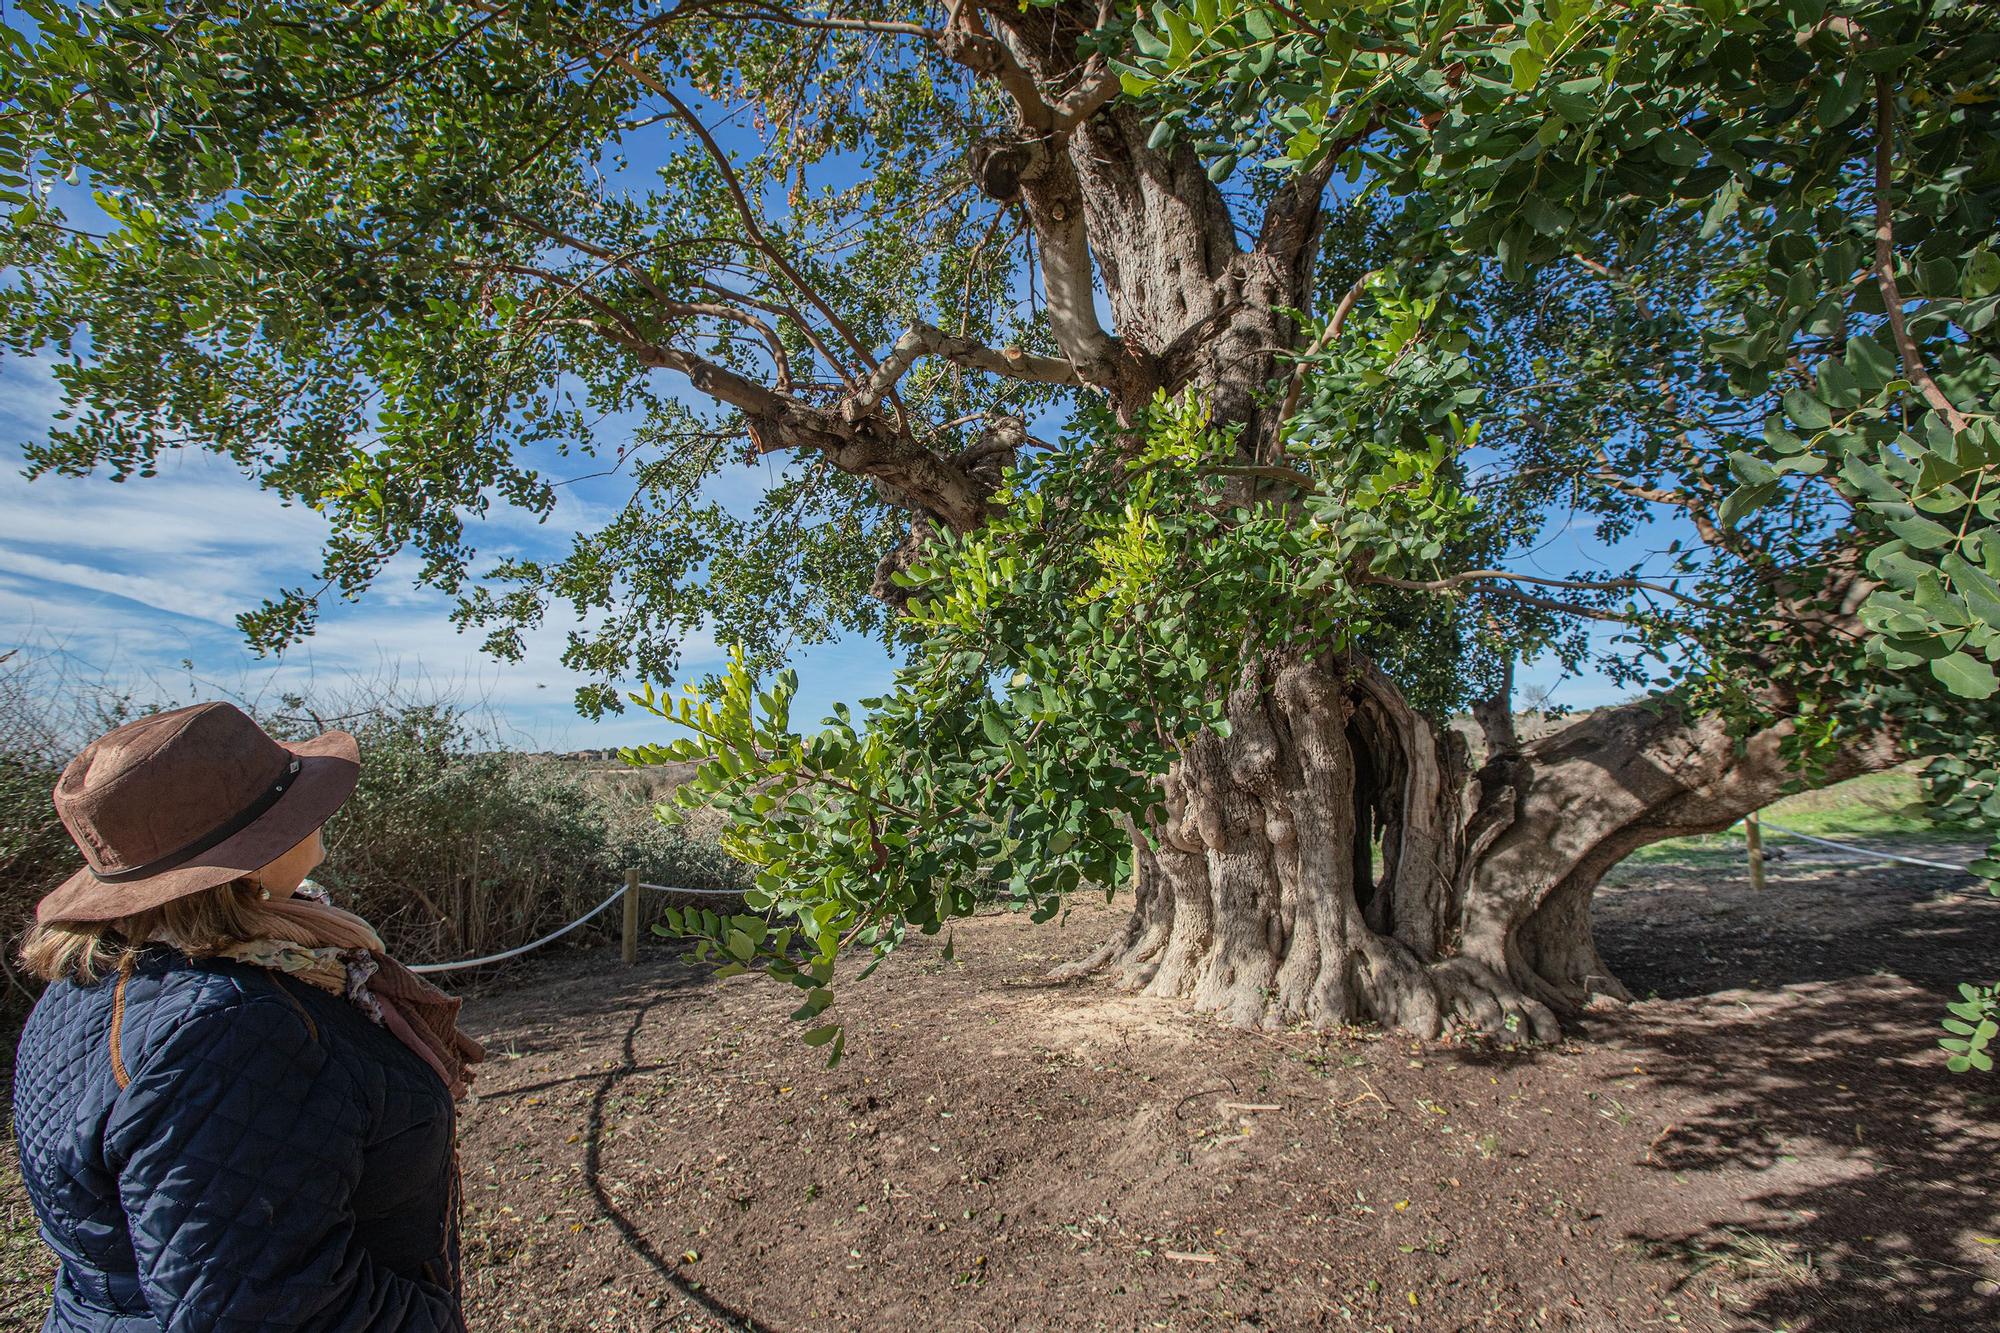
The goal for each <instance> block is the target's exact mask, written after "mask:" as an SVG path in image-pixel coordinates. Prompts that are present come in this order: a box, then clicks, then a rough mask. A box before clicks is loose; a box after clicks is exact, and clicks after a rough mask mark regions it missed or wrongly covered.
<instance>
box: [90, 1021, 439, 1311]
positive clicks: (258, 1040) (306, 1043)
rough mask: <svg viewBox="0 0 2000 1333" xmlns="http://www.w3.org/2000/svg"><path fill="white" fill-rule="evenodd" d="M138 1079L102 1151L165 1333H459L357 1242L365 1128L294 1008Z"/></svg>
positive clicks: (422, 1286)
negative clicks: (114, 1174)
mask: <svg viewBox="0 0 2000 1333" xmlns="http://www.w3.org/2000/svg"><path fill="white" fill-rule="evenodd" d="M135 1064H136V1066H137V1067H136V1068H135V1069H134V1071H133V1075H132V1081H131V1083H130V1084H129V1085H128V1086H127V1087H126V1088H125V1089H124V1091H123V1092H122V1093H121V1094H120V1095H119V1098H118V1105H117V1107H116V1108H115V1109H114V1111H113V1114H112V1118H111V1121H110V1123H109V1124H108V1125H107V1126H106V1130H105V1144H106V1148H107V1158H108V1160H109V1161H110V1162H112V1163H113V1165H114V1166H115V1167H116V1169H117V1171H118V1193H119V1197H120V1200H121V1202H122V1203H123V1206H124V1209H125V1215H126V1218H127V1220H128V1222H129V1224H130V1228H131V1235H132V1249H133V1253H134V1255H135V1257H136V1258H137V1260H138V1266H139V1281H140V1284H141V1286H142V1287H143V1288H144V1290H145V1293H146V1300H147V1303H148V1304H150V1305H151V1306H152V1309H153V1313H154V1316H155V1317H156V1318H157V1319H158V1320H159V1321H160V1325H161V1327H162V1328H164V1329H167V1330H170V1331H171V1333H251V1331H252V1330H261V1329H269V1330H288V1329H289V1330H302V1331H303V1330H328V1331H329V1333H331V1330H336V1329H337V1330H341V1331H342V1333H360V1331H361V1330H371V1329H372V1330H391V1329H395V1330H409V1331H410V1333H427V1330H433V1329H435V1330H454V1331H455V1330H459V1329H461V1328H462V1327H463V1325H462V1323H461V1320H460V1316H459V1313H458V1311H457V1308H456V1304H455V1302H454V1301H453V1299H452V1297H451V1296H450V1295H449V1294H448V1293H447V1292H445V1291H444V1290H443V1289H442V1288H440V1287H436V1286H433V1285H431V1284H430V1283H427V1282H420V1281H416V1280H413V1279H410V1278H405V1277H402V1276H400V1275H399V1274H396V1273H393V1272H390V1271H388V1270H386V1269H383V1268H380V1267H378V1266H377V1265H376V1264H375V1262H374V1261H373V1259H372V1258H371V1257H370V1256H369V1255H368V1253H367V1252H366V1251H365V1250H364V1249H363V1248H362V1247H361V1246H360V1245H358V1244H356V1243H355V1240H354V1227H355V1220H354V1214H353V1211H352V1205H351V1201H352V1198H353V1194H354V1189H355V1185H356V1182H357V1181H358V1180H359V1179H360V1175H361V1155H362V1147H363V1143H364V1135H365V1134H366V1131H367V1118H366V1113H365V1110H364V1108H363V1105H362V1103H361V1100H360V1096H359V1092H358V1090H357V1089H356V1088H355V1087H354V1083H353V1079H352V1077H351V1076H350V1075H349V1074H348V1073H346V1072H345V1071H344V1070H342V1069H341V1068H340V1067H339V1065H338V1063H337V1062H335V1061H332V1060H329V1059H328V1058H327V1055H326V1053H325V1051H324V1050H322V1048H321V1047H320V1045H319V1042H318V1041H317V1040H316V1038H315V1034H314V1033H313V1032H312V1031H311V1030H310V1029H309V1027H308V1020H307V1018H306V1017H305V1016H304V1014H303V1013H302V1012H301V1011H300V1010H298V1009H296V1008H295V1007H293V1004H292V1002H291V1001H290V1000H289V999H287V998H286V997H284V996H281V995H276V994H273V995H271V996H269V997H263V996H249V997H245V998H244V999H242V1000H241V1002H238V1003H233V1004H231V1005H229V1006H228V1007H226V1008H223V1009H220V1010H213V1011H210V1012H208V1013H204V1014H201V1015H199V1016H197V1017H194V1018H192V1019H191V1020H190V1021H188V1022H185V1023H183V1024H181V1025H179V1026H178V1027H176V1028H175V1029H173V1030H172V1031H171V1032H170V1033H167V1034H165V1037H164V1040H162V1041H160V1043H159V1044H158V1045H157V1046H156V1047H154V1048H153V1049H152V1050H150V1051H148V1052H146V1053H145V1054H144V1055H143V1056H142V1057H141V1058H140V1059H139V1060H137V1061H135Z"/></svg>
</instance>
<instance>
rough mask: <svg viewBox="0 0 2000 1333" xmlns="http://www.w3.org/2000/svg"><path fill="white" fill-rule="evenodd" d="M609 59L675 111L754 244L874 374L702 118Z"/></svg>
mask: <svg viewBox="0 0 2000 1333" xmlns="http://www.w3.org/2000/svg"><path fill="white" fill-rule="evenodd" d="M609 58H610V60H611V63H612V64H614V65H616V66H617V67H618V68H620V69H622V70H624V71H625V72H626V73H627V74H629V75H631V76H632V78H633V79H634V80H636V81H637V82H638V83H639V84H640V86H642V87H644V88H646V89H647V90H648V91H649V92H651V93H653V95H654V96H656V97H658V98H660V99H661V100H662V101H664V102H665V103H666V104H667V105H668V106H670V107H672V108H673V110H674V113H675V114H676V115H677V116H679V117H680V119H681V121H682V123H683V124H685V125H686V126H687V127H688V130H689V131H690V132H691V133H692V134H693V135H694V136H695V138H696V139H697V140H699V141H700V143H701V145H702V147H703V148H704V149H705V150H707V152H708V156H709V159H710V160H711V161H712V162H714V164H715V168H716V172H717V174H719V175H720V176H721V177H722V182H723V186H724V188H726V189H727V190H728V191H729V196H730V198H731V199H732V200H733V201H734V202H735V204H736V211H737V214H738V216H739V217H741V219H742V221H743V229H744V231H745V233H746V234H748V236H749V237H750V240H751V243H752V244H753V245H755V246H756V247H757V249H758V250H759V251H761V252H762V253H763V254H764V256H765V257H766V258H768V259H769V260H770V261H771V263H772V265H773V267H775V268H776V269H777V271H778V272H779V273H781V274H783V275H784V277H785V278H786V280H787V281H789V282H790V283H791V284H792V286H794V287H795V288H797V289H798V292H799V294H800V295H801V296H803V297H804V298H805V300H806V302H807V303H808V304H809V305H811V306H812V307H813V309H815V310H817V311H818V312H819V313H820V314H821V315H822V316H823V317H824V318H825V319H826V322H827V323H828V324H830V325H832V326H833V329H834V331H835V332H836V333H838V334H839V335H840V337H841V340H842V341H844V342H845V343H846V344H847V345H848V347H849V348H850V349H852V350H853V352H854V354H855V355H856V356H858V357H859V358H861V363H862V364H863V365H865V366H866V367H868V368H869V369H870V370H873V369H874V368H875V358H874V356H873V355H871V354H870V352H869V351H868V347H867V345H866V344H865V343H863V342H862V341H861V339H860V338H859V337H857V336H856V335H855V333H854V330H853V329H852V328H850V327H849V326H848V324H847V321H846V320H844V319H842V318H841V317H840V315H839V314H838V313H837V312H836V311H835V310H834V308H833V307H832V306H831V305H830V304H828V303H827V301H826V300H825V298H823V297H822V296H821V295H820V294H819V292H818V290H817V289H816V288H815V287H814V286H813V285H812V284H811V283H810V282H808V281H806V278H805V275H804V274H802V273H800V272H799V270H798V267H797V265H795V264H793V263H792V261H791V258H790V257H789V256H788V255H786V254H785V252H784V249H783V247H781V246H779V245H777V244H775V243H774V242H773V241H772V240H771V238H770V236H769V235H768V234H767V233H766V232H765V230H764V225H763V222H762V220H761V219H760V218H759V217H758V215H757V209H756V207H755V206H754V205H753V204H751V202H750V196H749V195H748V194H747V193H745V191H744V189H743V183H742V182H741V181H740V180H739V179H737V175H736V168H735V167H734V166H733V165H732V164H731V163H730V161H729V155H728V154H727V153H725V152H723V151H722V146H721V145H720V144H718V143H717V142H716V141H715V136H714V135H712V134H710V133H709V132H708V126H706V125H704V124H703V123H702V120H701V117H699V116H697V115H695V113H694V111H693V110H692V109H691V108H690V107H689V106H688V104H687V103H686V102H683V101H682V100H681V99H680V98H679V97H677V96H675V95H674V90H673V89H671V88H669V87H668V86H667V85H666V82H665V81H664V80H662V79H661V78H659V77H658V76H657V75H654V74H651V73H649V72H648V71H646V70H645V69H643V68H641V67H640V66H639V65H638V64H637V62H635V61H633V60H632V59H631V58H630V57H628V56H624V55H613V56H611V57H609ZM834 369H835V371H836V372H837V373H840V374H841V375H842V378H848V379H851V377H850V376H848V375H847V374H846V373H845V371H844V370H842V368H841V367H839V366H838V365H836V366H835V367H834Z"/></svg>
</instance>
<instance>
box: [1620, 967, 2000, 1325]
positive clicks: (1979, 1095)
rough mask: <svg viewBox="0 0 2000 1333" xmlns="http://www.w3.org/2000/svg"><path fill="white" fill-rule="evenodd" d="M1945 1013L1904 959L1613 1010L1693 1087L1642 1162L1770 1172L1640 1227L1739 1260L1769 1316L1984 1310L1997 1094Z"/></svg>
mask: <svg viewBox="0 0 2000 1333" xmlns="http://www.w3.org/2000/svg"><path fill="white" fill-rule="evenodd" d="M1936 1024H1937V1012H1936V1008H1935V1000H1934V999H1933V998H1932V997H1931V996H1929V995H1926V994H1925V993H1923V992H1922V991H1919V990H1917V989H1915V988H1913V987H1911V986H1909V985H1907V984H1905V983H1903V982H1902V981H1900V980H1897V979H1894V978H1866V979H1859V980H1849V981H1844V982H1841V983H1839V984H1837V985H1835V984H1822V985H1811V986H1805V987H1801V988H1798V989H1795V990H1793V991H1790V992H1783V993H1778V994H1748V995H1739V996H1737V997H1730V996H1717V997H1711V998H1710V999H1709V1000H1707V1001H1706V1002H1703V1003H1701V1004H1700V1005H1699V1006H1698V1007H1697V1009H1696V1012H1695V1013H1693V1014H1690V1013H1689V1009H1688V1006H1686V1005H1685V1004H1680V1005H1675V1006H1673V1007H1672V1008H1667V1007H1666V1006H1655V1005H1641V1006H1637V1007H1635V1008H1634V1009H1633V1010H1631V1011H1629V1012H1628V1013H1627V1014H1626V1015H1624V1016H1621V1017H1619V1018H1616V1019H1613V1020H1611V1021H1610V1023H1608V1024H1607V1026H1608V1027H1613V1028H1615V1029H1616V1030H1617V1034H1618V1036H1619V1037H1621V1038H1622V1039H1623V1040H1622V1044H1623V1045H1624V1046H1626V1047H1627V1048H1628V1049H1630V1050H1631V1051H1633V1052H1634V1053H1635V1054H1638V1055H1639V1056H1641V1057H1642V1059H1641V1060H1640V1063H1641V1064H1643V1066H1644V1068H1645V1069H1646V1071H1647V1073H1648V1075H1649V1076H1650V1081H1651V1082H1652V1083H1653V1084H1654V1085H1655V1086H1656V1087H1658V1088H1660V1089H1662V1090H1671V1091H1672V1092H1674V1093H1678V1094H1681V1095H1682V1096H1683V1097H1684V1098H1685V1101H1684V1103H1683V1110H1682V1112H1681V1115H1680V1118H1678V1119H1676V1120H1675V1121H1674V1122H1673V1123H1671V1124H1669V1125H1668V1126H1667V1128H1666V1129H1665V1131H1663V1132H1662V1134H1661V1135H1660V1138H1659V1140H1658V1141H1656V1142H1655V1143H1654V1145H1653V1146H1652V1148H1651V1150H1650V1151H1649V1152H1648V1154H1647V1157H1646V1161H1645V1163H1644V1165H1645V1166H1646V1167H1648V1168H1650V1169H1652V1170H1654V1171H1657V1172H1660V1173H1662V1174H1663V1175H1670V1176H1672V1177H1674V1178H1675V1180H1678V1181H1685V1180H1686V1179H1687V1178H1689V1177H1691V1176H1697V1175H1699V1174H1701V1173H1714V1174H1716V1175H1718V1176H1720V1175H1724V1174H1727V1173H1740V1172H1745V1171H1748V1172H1755V1173H1757V1175H1758V1177H1763V1178H1767V1179H1768V1181H1769V1184H1768V1187H1765V1188H1761V1189H1757V1192H1755V1193H1751V1194H1748V1195H1745V1196H1743V1203H1744V1204H1745V1205H1746V1206H1745V1207H1744V1208H1743V1210H1742V1212H1741V1215H1739V1216H1735V1217H1717V1218H1713V1219H1710V1218H1704V1219H1703V1221H1702V1222H1701V1223H1700V1224H1699V1225H1697V1226H1694V1227H1690V1228H1686V1229H1682V1230H1679V1231H1675V1232H1671V1233H1669V1232H1661V1233H1660V1234H1652V1235H1644V1236H1636V1237H1635V1239H1636V1240H1639V1241H1640V1242H1641V1243H1643V1244H1644V1245H1646V1246H1647V1247H1648V1248H1649V1249H1651V1250H1653V1251H1655V1252H1658V1253H1662V1254H1666V1255H1670V1256H1673V1257H1677V1258H1679V1259H1681V1260H1683V1261H1684V1262H1687V1263H1688V1264H1689V1265H1690V1268H1691V1272H1690V1274H1689V1277H1690V1280H1691V1281H1692V1280H1694V1279H1695V1278H1696V1277H1697V1276H1698V1275H1699V1273H1700V1272H1701V1270H1703V1269H1705V1268H1707V1267H1709V1266H1711V1265H1722V1266H1723V1267H1724V1268H1726V1269H1727V1270H1728V1271H1729V1272H1730V1273H1731V1275H1732V1276H1735V1277H1738V1278H1743V1279H1746V1280H1747V1281H1746V1289H1747V1290H1749V1291H1751V1292H1754V1293H1755V1295H1754V1298H1753V1301H1752V1304H1751V1306H1750V1308H1748V1309H1747V1310H1746V1311H1745V1314H1746V1315H1748V1316H1750V1317H1753V1318H1754V1319H1756V1320H1758V1321H1761V1322H1760V1323H1759V1324H1758V1326H1759V1327H1769V1328H1784V1329H1788V1330H1808V1329H1810V1330H1824V1331H1825V1333H1834V1331H1836V1330H1838V1331H1839V1333H1850V1331H1853V1330H1897V1329H1971V1328H1981V1327H1992V1326H1993V1323H1992V1321H1993V1320H1994V1318H1995V1311H1996V1308H2000V1307H1996V1301H1995V1294H1994V1293H1995V1290H1996V1289H1995V1286H1994V1278H1995V1277H1996V1275H2000V1265H1996V1262H1995V1261H1996V1260H2000V1251H1996V1250H1995V1249H1994V1248H1993V1247H1992V1246H1991V1245H1989V1244H1987V1243H1986V1242H1990V1241H1993V1240H1995V1239H1996V1238H2000V1203H1996V1195H1995V1191H1994V1188H1993V1185H1994V1179H1995V1167H1996V1164H2000V1130H1996V1127H1995V1124H1994V1117H1993V1112H1994V1110H1995V1103H1996V1100H2000V1099H1996V1098H1995V1096H1994V1094H1993V1092H1992V1091H1991V1089H1990V1085H1987V1084H1984V1083H1981V1082H1978V1081H1973V1080H1965V1079H1959V1078H1955V1077H1954V1076H1952V1075H1951V1074H1950V1073H1948V1072H1947V1071H1946V1070H1945V1068H1944V1066H1943V1063H1942V1061H1941V1060H1940V1059H1939V1058H1938V1055H1937V1050H1936V1047H1935V1044H1934V1043H1935V1036H1936V1031H1937V1028H1936ZM1662 1184H1663V1186H1667V1187H1668V1188H1671V1185H1670V1184H1669V1182H1666V1181H1663V1182H1662ZM1752 1188H1753V1189H1754V1188H1756V1186H1755V1185H1754V1184H1753V1186H1752ZM1714 1211H1715V1212H1728V1211H1730V1210H1729V1209H1726V1208H1725V1209H1716V1210H1714ZM1981 1238H1984V1241H1982V1239H1981Z"/></svg>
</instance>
